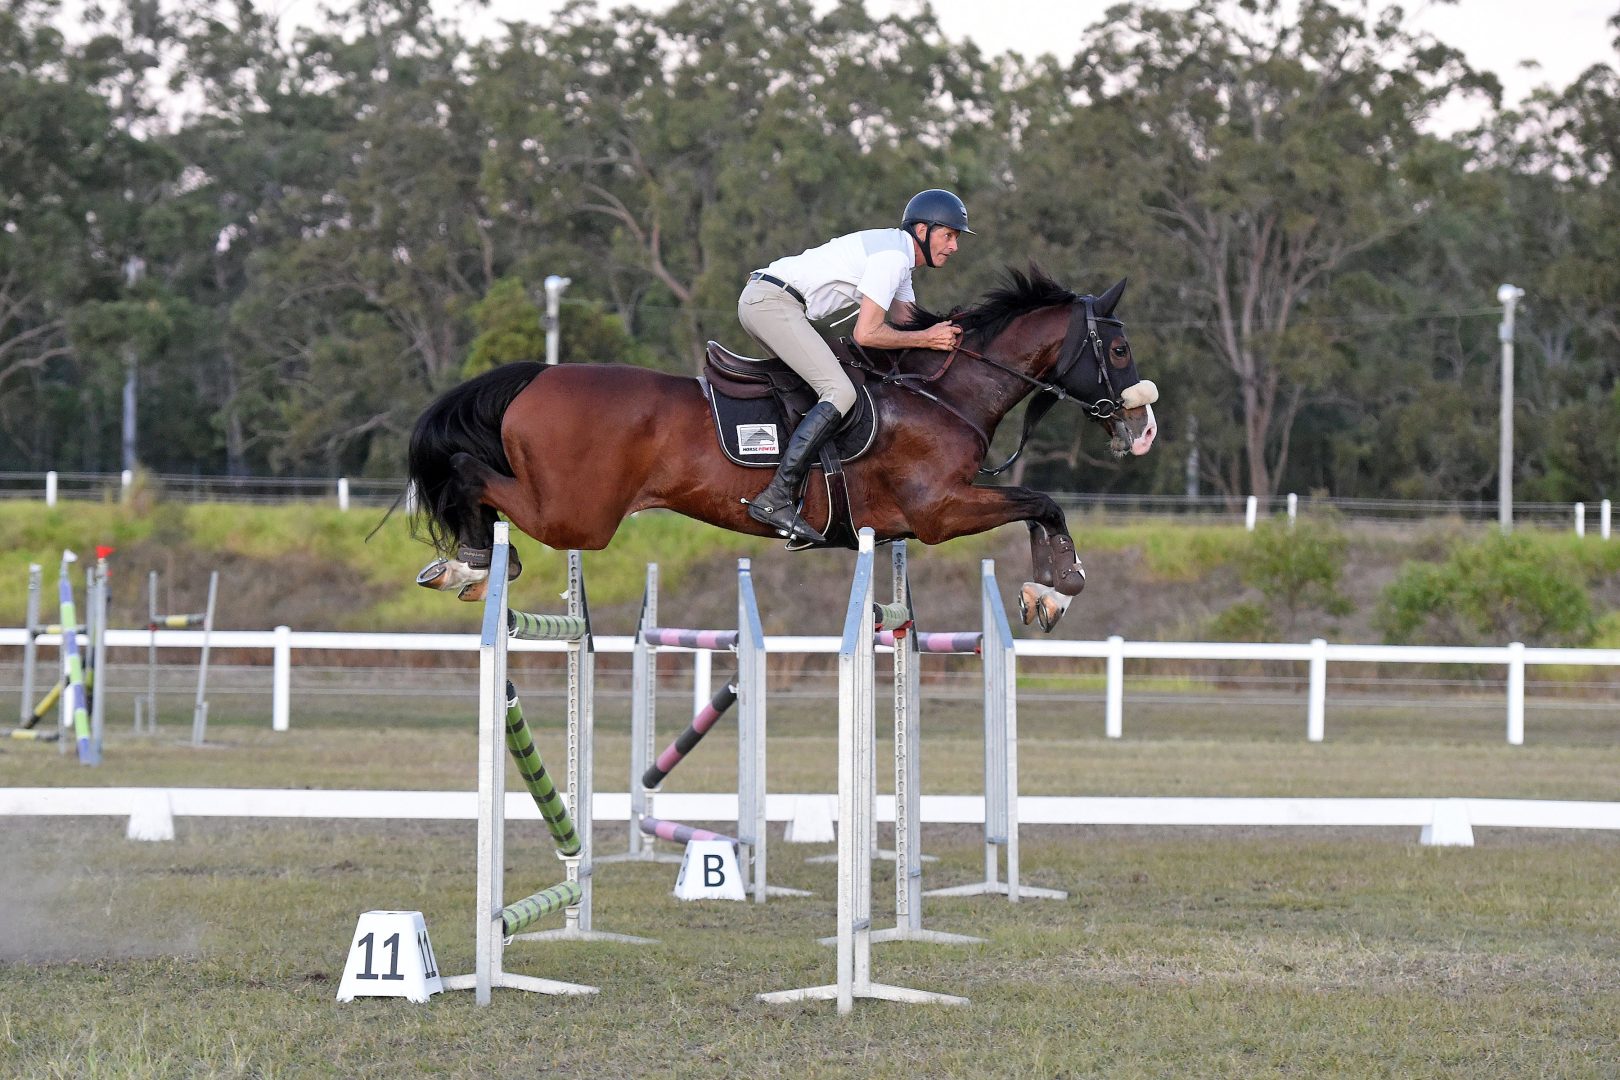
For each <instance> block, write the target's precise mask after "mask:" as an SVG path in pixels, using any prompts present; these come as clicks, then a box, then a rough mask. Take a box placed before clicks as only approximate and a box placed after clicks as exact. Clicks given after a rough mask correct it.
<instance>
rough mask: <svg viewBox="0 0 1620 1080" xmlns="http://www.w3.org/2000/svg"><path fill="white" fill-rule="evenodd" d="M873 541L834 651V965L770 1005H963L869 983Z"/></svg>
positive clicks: (774, 996)
mask: <svg viewBox="0 0 1620 1080" xmlns="http://www.w3.org/2000/svg"><path fill="white" fill-rule="evenodd" d="M872 544H873V534H872V530H871V529H870V528H866V529H862V530H861V531H860V547H859V553H858V555H857V557H856V563H855V577H854V582H853V584H852V587H851V589H850V597H849V608H848V611H847V612H846V614H845V617H844V634H843V639H842V641H841V642H840V644H839V648H838V946H837V952H838V964H837V971H838V974H837V981H836V982H833V983H830V984H827V985H825V986H811V987H805V988H802V989H797V990H782V991H778V992H776V993H771V994H760V995H759V1000H760V1001H763V1002H767V1003H770V1004H783V1003H788V1002H796V1001H835V1002H837V1007H838V1011H839V1013H849V1012H852V1011H853V1010H854V1008H855V999H856V998H873V999H880V1000H884V1001H897V1002H906V1003H911V1004H940V1005H966V1004H967V1003H968V1000H967V998H963V997H955V996H953V995H950V994H936V993H930V992H928V991H924V990H912V989H909V988H907V987H903V986H890V985H887V984H884V983H876V982H873V981H872V841H873V834H874V821H873V819H874V817H875V816H876V815H875V814H874V813H873V800H874V798H875V797H876V793H877V760H876V757H877V755H876V753H875V752H874V749H875V743H874V733H875V730H876V725H875V718H874V715H873V697H874V692H873V685H872V675H873V666H874V665H873V656H874V653H875V651H876V650H875V648H874V646H873V641H872V635H873V627H874V620H873V617H872V576H873V570H872V562H873V556H872Z"/></svg>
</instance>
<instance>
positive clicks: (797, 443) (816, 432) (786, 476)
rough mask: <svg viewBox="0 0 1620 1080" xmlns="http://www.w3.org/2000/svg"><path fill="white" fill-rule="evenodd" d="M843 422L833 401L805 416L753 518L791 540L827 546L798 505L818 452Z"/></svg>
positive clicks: (753, 505) (753, 506)
mask: <svg viewBox="0 0 1620 1080" xmlns="http://www.w3.org/2000/svg"><path fill="white" fill-rule="evenodd" d="M842 420H843V416H842V415H841V414H840V413H839V412H838V406H836V405H834V404H833V403H832V402H830V401H818V402H816V405H815V407H814V408H813V409H811V410H810V411H809V412H807V413H805V414H804V419H803V420H801V421H799V426H798V427H796V428H794V429H793V436H792V437H791V438H790V439H788V444H787V450H785V451H784V452H783V453H782V463H781V464H780V465H778V466H777V467H776V475H775V476H774V477H772V478H771V482H770V483H769V484H767V485H766V486H765V490H764V491H762V492H760V493H759V494H758V495H757V496H755V498H754V499H753V500H751V501H750V502H749V504H748V516H749V517H751V518H753V519H754V520H755V521H760V522H764V523H765V524H766V525H769V526H771V527H772V528H774V529H776V530H778V531H779V532H782V533H784V534H785V535H786V536H787V538H788V539H789V540H808V541H810V542H811V543H814V544H825V543H826V542H827V538H826V537H825V536H822V535H821V534H820V533H818V532H817V531H816V530H814V529H812V528H811V527H810V526H809V525H808V524H807V523H806V522H805V520H804V518H802V517H800V516H799V511H798V506H797V504H798V500H799V488H800V486H801V485H803V483H804V476H805V474H806V473H807V472H809V471H810V466H811V464H812V463H813V462H814V461H815V460H816V453H817V451H819V450H820V449H821V444H822V443H824V442H826V441H827V439H828V437H829V436H831V435H832V433H833V431H834V430H835V429H836V428H837V427H838V425H839V423H840V422H841V421H842Z"/></svg>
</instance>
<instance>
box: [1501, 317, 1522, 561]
mask: <svg viewBox="0 0 1620 1080" xmlns="http://www.w3.org/2000/svg"><path fill="white" fill-rule="evenodd" d="M1523 297H1524V290H1523V289H1521V288H1519V287H1518V286H1517V285H1501V286H1499V287H1498V288H1497V290H1496V300H1497V303H1499V304H1501V305H1502V325H1501V326H1500V327H1499V328H1498V330H1497V336H1499V337H1500V338H1501V339H1502V448H1501V449H1502V457H1501V461H1499V462H1498V463H1497V474H1498V475H1497V485H1498V486H1497V507H1496V521H1497V524H1498V525H1499V526H1500V527H1501V529H1502V535H1503V536H1506V535H1507V534H1509V533H1511V532H1512V531H1513V308H1514V305H1516V304H1518V302H1519V301H1520V300H1521V299H1522V298H1523Z"/></svg>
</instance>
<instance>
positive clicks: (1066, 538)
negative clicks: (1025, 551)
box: [1018, 499, 1086, 631]
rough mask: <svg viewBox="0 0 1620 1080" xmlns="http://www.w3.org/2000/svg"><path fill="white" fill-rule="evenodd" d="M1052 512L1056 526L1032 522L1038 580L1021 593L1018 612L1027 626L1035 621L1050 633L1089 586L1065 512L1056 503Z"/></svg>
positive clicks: (1032, 555) (1031, 541)
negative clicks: (1065, 518) (1064, 516)
mask: <svg viewBox="0 0 1620 1080" xmlns="http://www.w3.org/2000/svg"><path fill="white" fill-rule="evenodd" d="M1048 501H1049V502H1050V501H1051V500H1050V499H1048ZM1052 513H1053V514H1055V515H1057V517H1056V524H1055V525H1054V524H1053V523H1052V522H1051V521H1040V520H1036V519H1033V518H1031V519H1030V522H1029V554H1030V562H1031V563H1032V564H1033V566H1034V569H1035V573H1034V577H1035V580H1034V581H1026V582H1024V586H1023V588H1021V589H1019V590H1018V612H1019V614H1020V615H1022V616H1023V619H1024V623H1025V624H1026V625H1027V624H1028V623H1029V622H1030V621H1031V620H1034V621H1036V622H1038V623H1040V626H1041V629H1042V630H1047V631H1050V630H1051V629H1052V627H1054V626H1056V625H1057V622H1058V620H1059V619H1061V618H1063V613H1064V612H1065V611H1067V610H1068V609H1069V601H1070V600H1073V599H1074V598H1075V597H1076V596H1079V595H1080V591H1081V590H1082V589H1084V588H1085V587H1086V568H1085V567H1083V566H1081V565H1080V556H1079V555H1078V554H1077V553H1076V552H1075V550H1074V538H1073V537H1071V536H1070V535H1069V531H1068V524H1067V522H1066V521H1065V520H1064V518H1063V511H1062V510H1060V509H1059V508H1058V505H1057V503H1055V502H1054V503H1052Z"/></svg>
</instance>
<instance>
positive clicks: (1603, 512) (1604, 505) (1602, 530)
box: [1598, 499, 1609, 540]
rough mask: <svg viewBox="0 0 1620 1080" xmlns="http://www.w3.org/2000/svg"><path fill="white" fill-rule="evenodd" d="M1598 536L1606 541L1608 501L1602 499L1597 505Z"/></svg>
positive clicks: (1607, 535)
mask: <svg viewBox="0 0 1620 1080" xmlns="http://www.w3.org/2000/svg"><path fill="white" fill-rule="evenodd" d="M1598 535H1599V536H1601V537H1603V539H1605V540H1607V539H1608V538H1609V500H1608V499H1604V500H1603V501H1602V502H1601V503H1599V504H1598Z"/></svg>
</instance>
